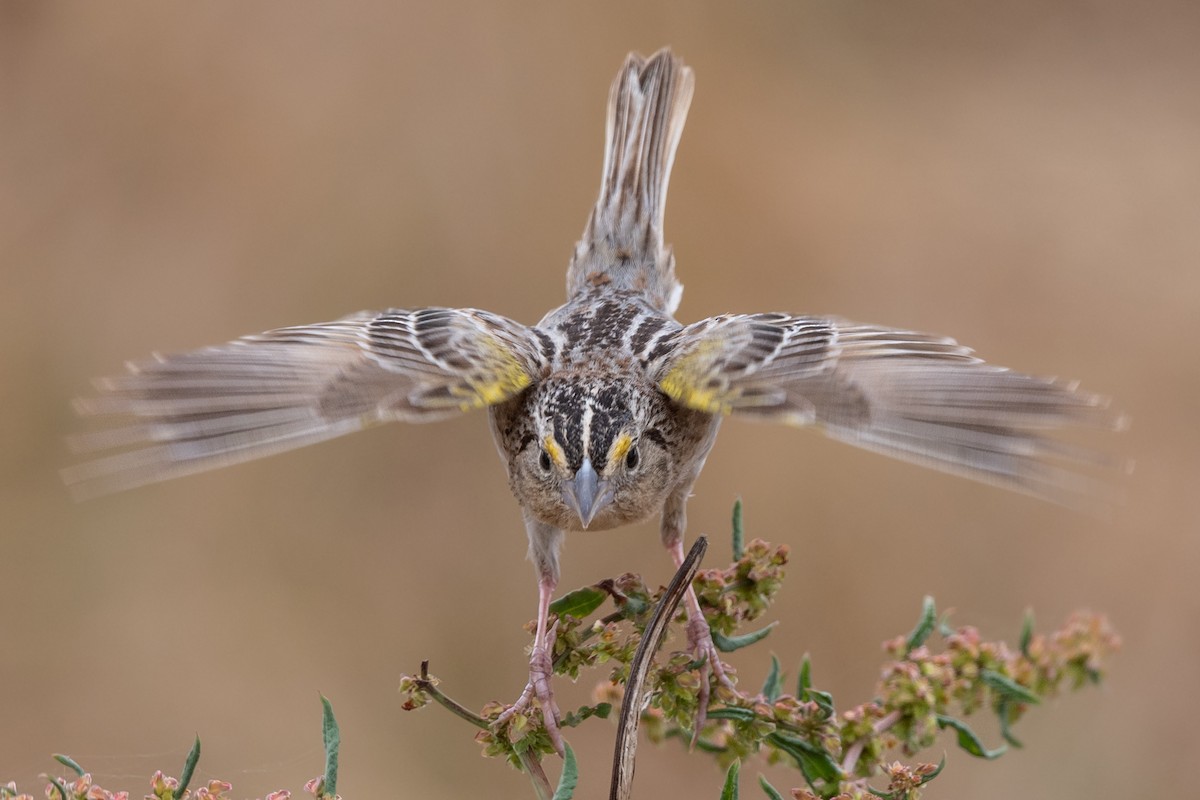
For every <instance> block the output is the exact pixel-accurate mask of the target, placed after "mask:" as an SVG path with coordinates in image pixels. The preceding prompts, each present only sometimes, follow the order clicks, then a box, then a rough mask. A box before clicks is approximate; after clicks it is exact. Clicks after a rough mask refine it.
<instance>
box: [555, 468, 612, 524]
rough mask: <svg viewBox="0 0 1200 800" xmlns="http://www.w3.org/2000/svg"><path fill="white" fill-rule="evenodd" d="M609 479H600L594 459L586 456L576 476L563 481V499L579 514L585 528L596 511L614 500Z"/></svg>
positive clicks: (590, 522)
mask: <svg viewBox="0 0 1200 800" xmlns="http://www.w3.org/2000/svg"><path fill="white" fill-rule="evenodd" d="M612 498H613V493H612V490H611V489H610V488H609V486H608V481H602V480H600V476H599V475H597V474H596V469H595V467H593V466H592V460H591V459H590V458H585V459H584V460H583V464H582V465H580V467H579V471H578V472H576V473H575V477H574V478H571V479H569V480H567V481H564V482H563V500H565V501H566V503H567V505H569V506H570V507H571V508H573V509H574V510H575V513H576V514H578V515H579V522H580V523H581V524H582V525H583V527H584V528H587V526H588V525H591V524H592V520H593V519H595V517H596V512H598V511H599V510H600V509H602V508H604V507H605V506H606V505H608V504H609V503H610V502H612Z"/></svg>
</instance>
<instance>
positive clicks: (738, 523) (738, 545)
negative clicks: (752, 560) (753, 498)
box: [733, 497, 746, 561]
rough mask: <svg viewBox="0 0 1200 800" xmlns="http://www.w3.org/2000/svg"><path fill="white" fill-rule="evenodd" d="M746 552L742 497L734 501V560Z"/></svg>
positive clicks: (737, 559) (739, 558) (738, 559)
mask: <svg viewBox="0 0 1200 800" xmlns="http://www.w3.org/2000/svg"><path fill="white" fill-rule="evenodd" d="M745 554H746V534H745V532H744V530H743V529H742V498H740V497H739V498H738V499H737V500H734V501H733V560H734V561H740V560H741V559H742V556H744V555H745Z"/></svg>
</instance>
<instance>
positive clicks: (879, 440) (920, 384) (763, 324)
mask: <svg viewBox="0 0 1200 800" xmlns="http://www.w3.org/2000/svg"><path fill="white" fill-rule="evenodd" d="M675 337H676V339H675V342H674V346H673V347H672V348H670V351H671V352H670V354H669V355H667V356H665V357H664V358H663V359H662V361H661V363H660V364H658V365H657V370H658V372H657V376H658V380H659V385H660V387H661V388H662V390H663V391H664V392H665V393H666V394H667V395H668V396H670V397H671V398H672V399H673V400H675V401H676V402H678V403H681V404H683V405H685V406H688V407H690V408H695V409H700V410H703V411H708V412H710V413H722V414H735V415H740V416H745V417H752V418H758V419H763V420H769V421H777V422H784V423H788V424H792V425H815V426H818V427H819V428H821V429H822V430H823V431H824V432H825V433H826V434H827V435H829V436H831V437H833V438H835V439H839V440H841V441H844V442H848V443H850V444H854V445H857V446H859V447H864V448H867V449H870V450H875V451H878V452H880V453H884V454H886V455H890V456H894V457H897V458H902V459H905V460H907V461H912V462H916V463H919V464H923V465H925V466H930V467H934V468H937V469H941V470H944V471H947V472H953V473H957V474H960V475H964V476H967V477H970V478H974V479H976V480H982V481H985V482H989V483H994V484H998V485H1000V486H1004V487H1007V488H1010V489H1017V490H1020V491H1024V492H1028V493H1031V494H1035V495H1038V496H1041V497H1045V498H1047V499H1051V500H1055V501H1057V502H1062V503H1067V504H1075V503H1077V502H1079V501H1082V500H1085V499H1086V498H1088V497H1089V496H1091V495H1094V494H1095V490H1096V488H1097V487H1096V481H1095V480H1094V479H1092V478H1090V477H1088V476H1087V475H1086V474H1085V471H1086V468H1087V467H1088V466H1091V465H1104V464H1106V463H1108V461H1107V460H1106V459H1105V458H1103V457H1102V456H1100V455H1099V454H1097V453H1095V452H1093V451H1090V450H1087V449H1085V448H1083V447H1080V446H1077V445H1072V444H1069V443H1067V442H1064V441H1062V440H1060V439H1056V438H1054V437H1053V436H1052V435H1051V434H1052V433H1053V432H1054V431H1055V430H1056V429H1065V428H1072V427H1097V428H1111V429H1115V428H1118V427H1120V426H1121V425H1123V418H1122V417H1121V415H1119V414H1116V413H1114V412H1112V411H1111V410H1110V409H1109V407H1108V401H1107V400H1106V399H1105V398H1102V397H1099V396H1097V395H1094V394H1089V393H1087V392H1083V391H1080V390H1079V389H1078V388H1077V387H1076V385H1075V384H1073V383H1067V382H1064V381H1060V380H1057V379H1054V378H1037V377H1032V376H1029V375H1022V374H1020V373H1017V372H1012V371H1010V370H1007V369H1004V368H1002V367H996V366H992V365H989V364H986V363H984V362H983V361H982V360H981V359H979V358H977V357H976V356H975V355H973V353H972V351H971V350H970V349H968V348H966V347H963V346H962V345H960V344H958V343H957V342H955V341H954V340H953V339H948V338H944V337H940V336H931V335H928V334H923V333H915V332H913V331H904V330H892V329H888V328H881V327H875V326H870V325H858V324H855V323H852V322H846V321H844V320H839V319H832V318H823V317H797V316H790V315H787V314H755V315H745V316H723V317H713V318H711V319H707V320H703V321H702V322H698V323H696V324H694V325H690V326H688V327H686V328H683V329H682V330H680V331H679V332H678V333H677V334H675Z"/></svg>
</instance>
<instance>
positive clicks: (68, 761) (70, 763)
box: [54, 753, 86, 778]
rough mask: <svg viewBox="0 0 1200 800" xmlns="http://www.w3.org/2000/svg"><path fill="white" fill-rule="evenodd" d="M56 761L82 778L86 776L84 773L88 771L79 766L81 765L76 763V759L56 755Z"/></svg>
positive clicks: (59, 754) (60, 754)
mask: <svg viewBox="0 0 1200 800" xmlns="http://www.w3.org/2000/svg"><path fill="white" fill-rule="evenodd" d="M54 760H55V761H57V762H58V763H60V764H62V765H63V766H64V767H66V768H67V769H69V770H71V771H72V772H74V773H75V774H76V775H78V776H79V777H81V778H82V777H83V776H84V773H85V772H86V770H84V768H83V767H81V766H79V764H78V763H76V761H75V759H73V758H71V757H70V756H66V755H63V754H62V753H55V754H54Z"/></svg>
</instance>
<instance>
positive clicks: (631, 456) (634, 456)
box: [625, 444, 642, 472]
mask: <svg viewBox="0 0 1200 800" xmlns="http://www.w3.org/2000/svg"><path fill="white" fill-rule="evenodd" d="M641 460H642V457H641V456H640V455H638V449H637V445H636V444H635V445H633V446H632V447H630V448H629V452H628V453H626V454H625V469H627V470H630V471H631V472H632V471H633V470H635V469H637V466H638V464H639V463H640V462H641Z"/></svg>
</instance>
